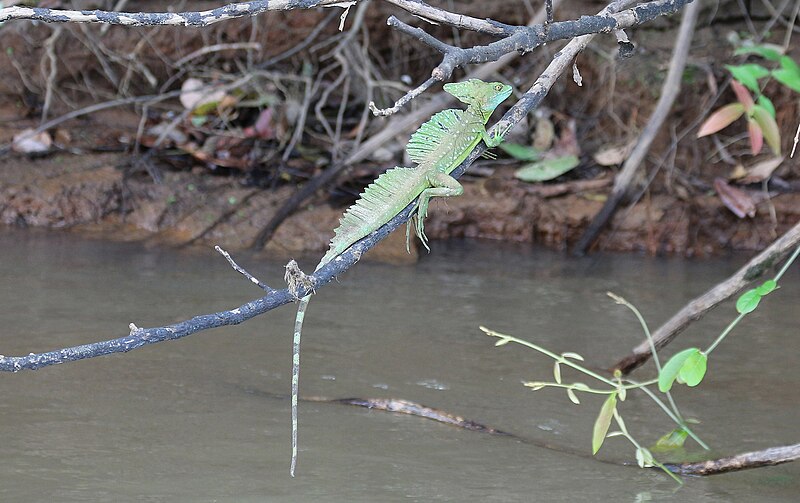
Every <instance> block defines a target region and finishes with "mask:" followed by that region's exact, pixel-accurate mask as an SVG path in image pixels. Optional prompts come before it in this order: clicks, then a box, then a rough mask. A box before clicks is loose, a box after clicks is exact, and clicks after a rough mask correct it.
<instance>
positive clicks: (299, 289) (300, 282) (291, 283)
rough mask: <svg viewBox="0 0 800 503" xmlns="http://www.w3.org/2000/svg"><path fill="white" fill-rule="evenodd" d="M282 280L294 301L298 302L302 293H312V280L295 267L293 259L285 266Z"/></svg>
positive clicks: (298, 267)
mask: <svg viewBox="0 0 800 503" xmlns="http://www.w3.org/2000/svg"><path fill="white" fill-rule="evenodd" d="M283 280H284V281H286V285H287V286H288V287H289V292H290V293H291V294H292V296H293V297H294V298H295V300H300V298H301V297H302V295H300V294H301V293H303V292H310V293H314V278H312V277H311V276H309V275H307V274H306V273H304V272H303V271H301V270H300V266H298V265H297V262H296V261H295V260H294V259H292V260H290V261H289V263H288V264H286V272H285V273H284V275H283Z"/></svg>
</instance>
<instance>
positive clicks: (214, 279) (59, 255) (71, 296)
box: [0, 230, 800, 502]
mask: <svg viewBox="0 0 800 503" xmlns="http://www.w3.org/2000/svg"><path fill="white" fill-rule="evenodd" d="M0 250H2V261H0V278H1V279H0V327H2V328H0V353H2V354H5V355H18V354H25V353H28V352H39V351H45V350H51V349H55V348H60V347H64V346H71V345H76V344H81V343H86V342H93V341H98V340H103V339H109V338H114V337H119V336H121V335H124V334H126V333H127V331H128V328H127V327H128V324H129V323H131V322H133V323H136V324H137V325H138V326H144V327H150V326H156V325H162V324H167V323H172V322H175V321H179V320H182V319H185V318H188V317H190V316H193V315H196V314H200V313H206V312H213V311H218V310H222V309H227V308H232V307H235V306H237V305H239V304H240V303H242V302H245V301H247V300H250V299H251V298H253V297H255V296H257V295H258V294H259V292H258V290H256V289H255V288H254V287H252V286H251V285H250V284H249V283H248V282H246V281H245V280H243V279H242V278H241V277H240V276H239V275H238V274H236V273H234V272H233V271H232V270H231V269H230V268H229V267H228V265H227V264H226V263H225V261H224V260H223V259H222V258H220V257H219V256H217V255H216V254H215V253H214V252H213V251H211V250H209V251H208V252H207V253H197V252H192V253H180V252H173V251H163V250H146V249H143V248H142V247H140V246H138V245H124V244H107V243H100V242H88V241H82V240H79V239H76V238H73V237H70V236H67V235H63V236H62V235H42V234H36V233H26V232H18V231H9V230H3V231H0ZM237 258H239V259H240V262H241V263H242V264H243V265H244V266H246V267H247V268H248V269H250V270H251V272H253V273H255V274H258V275H259V276H260V277H261V279H262V280H264V281H266V282H268V283H269V284H271V285H273V286H279V285H280V284H281V280H280V278H281V276H282V273H283V269H282V264H280V263H270V262H265V261H263V260H262V261H257V260H255V259H252V258H248V257H246V256H241V257H237ZM306 262H307V263H305V264H304V265H305V266H309V264H310V263H311V262H313V260H308V261H306ZM740 263H741V260H730V261H715V262H686V261H682V260H657V259H649V258H638V257H631V256H612V257H601V258H589V259H585V260H579V261H576V260H567V259H564V258H562V257H560V256H557V255H554V254H550V253H541V252H531V251H530V249H528V248H527V247H516V246H507V245H500V244H494V243H473V242H453V243H434V253H432V254H431V255H430V256H426V257H424V259H423V261H422V262H421V263H420V264H418V265H417V266H414V267H390V266H381V265H375V264H369V263H362V264H360V265H359V266H358V267H356V268H355V270H353V271H351V272H349V273H347V274H345V275H343V276H342V277H341V278H340V284H338V285H331V286H329V287H326V288H324V289H322V290H321V291H320V292H319V294H318V295H317V296H316V298H315V299H314V301H313V302H312V303H311V306H310V308H309V311H308V314H307V317H306V320H307V323H306V329H305V337H304V347H303V375H302V379H301V388H302V393H303V394H304V395H306V396H326V397H335V398H342V397H353V396H357V397H393V398H403V399H407V400H412V401H416V402H421V403H424V404H426V405H429V406H432V407H437V408H441V409H445V410H448V411H450V412H453V413H456V414H460V415H463V416H466V417H468V418H470V419H473V420H476V421H480V422H483V423H486V424H489V425H491V426H494V427H496V428H499V429H503V430H506V431H510V432H514V433H516V434H518V435H520V436H522V437H525V438H529V439H532V440H534V441H537V442H548V443H550V444H553V445H556V446H563V447H564V448H565V449H572V450H579V451H583V452H585V453H587V454H588V452H589V451H590V435H591V433H590V432H591V425H592V423H593V421H594V415H595V413H596V411H597V409H598V407H599V405H600V399H597V398H594V397H586V398H585V399H584V405H582V406H574V405H572V404H571V403H570V402H569V401H568V400H567V398H566V397H565V396H564V395H563V394H561V393H559V392H557V391H539V392H536V393H531V392H530V391H528V390H527V389H526V388H523V387H522V386H521V385H520V382H521V381H523V380H533V379H536V380H539V379H548V378H550V375H551V368H552V365H551V362H550V361H548V360H547V359H545V358H543V357H541V356H539V355H538V354H535V353H534V352H532V351H530V350H526V349H525V348H522V347H520V346H512V345H508V346H504V347H502V348H495V347H493V341H492V340H490V339H489V338H487V337H486V336H484V335H483V334H482V333H481V332H480V331H478V329H477V326H478V325H480V324H484V325H487V326H489V327H492V328H495V329H497V330H499V331H504V332H506V333H510V334H514V335H517V336H519V337H522V338H526V339H530V340H533V341H536V342H538V343H540V344H542V345H544V346H546V347H549V348H551V349H553V350H555V351H577V352H580V353H582V354H583V355H585V356H586V357H587V358H588V359H589V360H590V361H591V362H594V363H595V364H597V365H603V364H607V363H609V362H611V361H613V360H614V358H615V357H616V356H619V355H621V354H622V353H623V352H624V351H625V350H627V349H628V348H629V347H631V346H633V345H634V344H636V343H637V342H638V340H639V337H640V335H639V328H638V325H637V324H636V322H635V320H634V319H633V317H632V316H631V315H630V313H629V312H627V311H626V310H625V309H622V308H620V307H618V306H616V305H614V304H613V303H612V302H611V301H610V300H609V299H607V297H606V296H605V292H606V291H607V290H612V291H614V292H616V293H619V294H621V295H624V296H625V297H626V298H628V299H629V300H631V301H633V302H635V303H636V304H637V305H638V306H639V308H640V309H641V310H642V312H643V313H644V314H645V316H646V317H647V318H648V320H650V322H651V324H652V325H653V326H655V325H657V324H658V322H660V321H663V320H664V319H665V318H666V317H667V316H669V314H671V313H672V312H673V311H674V310H675V309H677V308H678V307H680V306H681V305H682V303H683V302H684V301H685V300H687V299H689V298H691V297H692V296H694V295H697V294H699V293H700V292H702V291H703V290H704V289H706V288H708V287H709V286H710V285H712V284H713V283H715V282H716V281H718V280H720V279H721V278H723V277H724V276H726V275H727V274H729V273H730V272H732V271H733V270H735V268H736V267H737V266H738V265H740ZM798 298H800V274H798V273H797V272H796V271H791V272H790V273H789V274H788V275H787V277H786V280H785V281H784V286H783V288H782V289H781V290H780V291H778V292H776V293H775V294H774V295H771V296H770V297H769V298H768V300H767V302H766V304H765V305H764V306H762V308H759V311H758V312H756V313H755V314H754V316H752V318H750V319H748V320H747V321H746V323H744V324H743V325H742V326H741V327H740V328H739V329H737V331H736V332H735V333H734V335H733V336H732V337H731V338H730V339H729V340H728V341H727V342H726V344H724V345H723V346H722V347H721V348H719V349H718V350H717V351H716V352H715V353H714V354H713V357H712V360H711V369H710V375H709V377H708V379H707V381H706V382H704V383H703V384H702V385H701V386H700V387H698V388H697V389H695V390H692V391H691V392H687V391H686V390H680V391H679V392H678V393H677V398H678V400H679V403H680V404H681V405H682V406H683V410H684V413H686V414H687V415H690V416H697V417H699V418H701V419H702V420H703V424H701V425H698V426H697V428H696V429H697V431H698V433H700V434H701V435H702V436H703V438H704V439H705V440H706V441H707V442H709V443H711V444H712V446H713V447H714V448H715V449H716V450H717V451H718V452H719V453H733V452H738V451H741V450H746V449H757V448H763V447H767V446H772V445H778V444H782V443H795V442H797V441H798V433H799V432H800V430H799V429H798V426H797V425H798V424H800V411H798V407H797V404H798V401H799V400H798V398H800V369H798V366H797V363H796V362H797V354H798V352H799V350H800V338H798V337H797V335H798V334H797V327H798V312H797V304H798ZM731 313H732V309H731V308H730V307H728V308H725V309H722V310H719V311H717V312H715V313H713V314H712V315H710V316H709V317H708V318H707V319H705V320H703V321H702V322H701V323H700V324H699V325H698V326H697V327H694V328H693V329H692V330H691V331H690V332H688V333H687V334H685V335H684V336H682V340H681V339H679V341H680V343H679V345H680V347H681V348H682V347H685V346H687V345H689V344H693V345H697V344H699V345H706V344H708V342H710V341H711V340H712V339H713V337H714V335H715V334H716V333H718V331H719V330H720V329H721V328H722V327H723V326H724V325H725V324H726V323H727V322H728V321H729V320H730V319H731V318H732V316H733V315H732V314H731ZM293 316H294V309H293V308H292V307H291V306H286V307H284V308H282V309H279V310H277V311H273V312H271V313H268V314H267V315H265V316H261V317H260V318H257V319H255V320H253V321H251V322H248V323H245V324H244V325H242V326H238V327H230V328H223V329H218V330H215V331H211V332H205V333H201V334H196V335H194V336H191V337H188V338H186V339H183V340H181V341H177V342H170V343H162V344H157V345H153V346H148V347H146V348H143V349H140V350H137V351H134V352H131V353H128V354H123V355H112V356H108V357H103V358H96V359H93V360H87V361H83V362H76V363H70V364H66V365H62V366H57V367H49V368H46V369H42V370H38V371H35V372H30V371H26V372H21V373H18V374H0V393H2V397H3V399H2V400H0V459H2V460H3V461H2V470H0V500H2V501H12V500H13V501H154V502H155V501H169V502H174V501H178V502H183V501H185V502H198V501H234V502H249V501H254V502H255V501H259V502H260V501H287V502H289V501H292V502H295V501H319V502H328V501H330V502H339V501H342V502H348V501H497V502H511V501H604V500H605V501H608V500H613V501H631V502H633V501H645V500H646V499H647V498H651V499H652V500H654V501H662V500H671V501H697V502H717V501H720V502H722V501H743V502H744V501H796V500H797V498H798V495H800V468H798V466H800V465H796V464H789V465H784V466H781V467H774V468H768V469H761V470H754V471H750V472H743V473H738V474H731V475H725V476H717V477H712V478H705V479H689V480H687V483H686V485H685V486H684V487H683V488H681V489H678V490H676V487H675V484H674V483H673V482H672V481H671V480H669V479H668V478H666V477H665V476H663V475H661V474H659V473H657V472H653V471H641V470H638V469H635V468H630V467H621V466H618V465H615V464H611V463H601V462H598V461H596V460H592V459H589V457H582V456H576V455H573V454H567V453H561V452H554V451H549V450H545V449H542V448H540V447H537V446H535V445H532V444H528V443H524V442H521V441H518V440H513V439H509V438H503V437H493V436H489V435H485V434H480V433H475V432H470V431H462V430H459V429H456V428H453V427H449V426H444V425H440V424H436V423H433V422H431V421H426V420H423V419H419V418H414V417H409V416H402V415H394V414H387V413H384V412H377V411H368V410H363V409H358V408H354V407H348V406H342V405H336V404H325V403H308V402H305V403H302V404H301V431H300V435H301V454H300V463H299V469H298V476H297V478H295V479H292V478H290V477H289V475H288V468H289V454H290V450H289V402H288V400H287V399H286V398H285V395H286V393H287V392H288V389H289V379H290V362H291V356H290V348H291V340H290V338H291V319H292V318H293ZM675 349H676V350H677V349H678V347H677V346H676V348H675ZM647 370H648V371H649V369H647ZM644 375H645V374H644V373H640V374H639V376H641V377H643V376H644ZM581 380H585V379H581ZM623 414H624V415H625V417H626V419H627V423H628V427H629V428H630V429H631V430H632V432H634V434H635V435H637V436H638V437H639V438H640V440H642V441H643V442H647V443H649V442H652V441H653V440H655V438H657V436H658V435H659V434H660V433H661V432H663V431H665V430H666V429H668V428H669V423H668V422H667V420H665V418H664V417H663V416H662V415H660V414H659V412H658V411H657V410H656V409H655V408H654V407H653V406H651V403H650V402H649V401H648V400H646V399H645V398H642V397H639V396H632V397H631V398H629V400H628V401H627V402H626V403H625V404H624V408H623ZM692 449H694V447H692ZM632 455H633V451H632V450H631V449H629V448H628V446H627V445H626V444H625V441H624V440H622V439H619V438H615V439H610V440H609V441H608V444H607V446H606V447H604V450H603V451H601V455H600V456H599V457H600V458H601V459H604V460H609V461H613V462H620V461H623V460H627V461H629V460H631V459H632Z"/></svg>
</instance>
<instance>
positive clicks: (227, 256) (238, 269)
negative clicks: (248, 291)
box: [214, 246, 275, 293]
mask: <svg viewBox="0 0 800 503" xmlns="http://www.w3.org/2000/svg"><path fill="white" fill-rule="evenodd" d="M214 249H215V250H216V251H217V253H219V254H220V255H222V256H223V257H225V260H227V261H228V264H230V266H231V267H233V270H234V271H236V272H238V273H239V274H241V275H242V276H244V277H245V278H247V279H249V280H250V282H251V283H253V284H254V285H256V286H257V287H259V288H260V289H262V290H264V291H265V292H267V293H270V292H274V291H275V290H274V289H273V288H270V287H269V285H267V284H265V283H262V282H261V280H259V279H258V278H256V277H255V276H253V275H252V274H250V273H249V272H247V270H245V269H243V268H242V267H241V266H240V265H239V264H237V263H236V261H235V260H233V258H231V254H230V253H228V252H226V251H225V250H223V249H222V248H220V247H219V246H215V247H214Z"/></svg>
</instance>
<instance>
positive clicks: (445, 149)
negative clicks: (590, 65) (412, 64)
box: [290, 79, 511, 476]
mask: <svg viewBox="0 0 800 503" xmlns="http://www.w3.org/2000/svg"><path fill="white" fill-rule="evenodd" d="M444 90H445V91H447V92H448V93H450V94H452V95H453V96H455V97H456V98H458V99H459V100H460V101H462V102H464V103H466V104H467V109H466V110H461V109H452V108H451V109H447V110H442V111H441V112H438V113H437V114H435V115H434V116H433V117H431V118H430V120H428V121H427V122H426V123H424V124H423V125H422V126H420V128H419V129H418V130H417V131H416V132H415V133H414V134H413V135H411V139H410V140H409V142H408V145H407V146H406V152H408V156H409V158H411V160H412V161H414V162H415V163H417V166H416V167H413V168H405V167H395V168H392V169H390V170H388V171H386V172H385V173H383V174H382V175H380V176H379V177H378V178H377V179H376V180H375V181H374V182H373V183H371V184H370V185H369V186H368V187H367V188H366V189H365V190H364V192H363V193H362V194H361V196H360V197H359V199H358V200H357V201H356V202H355V204H353V205H352V206H350V208H348V209H347V211H345V213H344V216H342V218H341V220H340V223H339V227H337V228H336V230H335V231H334V232H335V236H334V237H333V239H331V243H330V248H329V249H328V252H327V253H326V254H325V256H324V257H322V260H320V262H319V264H317V267H316V269H314V271H315V272H316V271H318V270H319V269H320V268H322V267H323V266H324V265H325V264H327V263H328V262H330V261H331V260H333V259H335V258H336V257H337V256H339V255H340V254H342V253H343V252H344V251H345V250H347V249H348V248H350V246H352V245H353V244H355V243H356V242H357V241H359V240H360V239H362V238H364V237H365V236H367V235H368V234H370V233H371V232H373V231H374V230H376V229H378V228H379V227H381V226H382V225H383V224H385V223H386V222H388V221H389V220H391V219H392V218H393V217H394V216H395V215H397V214H398V213H400V211H402V210H403V209H404V208H405V207H406V206H408V205H409V204H410V203H411V202H412V201H414V200H415V199H416V200H417V203H416V207H415V209H414V212H415V216H414V217H413V219H409V221H408V227H407V229H406V247H408V246H409V241H410V228H411V226H412V220H413V221H414V223H413V225H414V230H415V233H416V235H417V236H418V237H419V239H420V241H422V244H423V245H424V246H425V248H426V249H429V248H428V239H427V236H425V228H424V223H423V221H424V219H425V217H426V216H427V214H428V203H429V202H430V199H431V198H432V197H453V196H459V195H461V194H462V193H463V192H464V188H463V187H462V186H461V184H460V183H458V181H457V180H456V179H455V178H453V177H452V176H450V172H452V171H453V170H454V169H456V168H457V167H458V166H459V165H460V164H461V163H462V162H463V161H464V159H466V158H467V156H468V155H469V154H470V152H472V150H473V149H474V148H475V147H476V146H477V145H478V143H480V142H481V140H482V141H484V142H485V143H486V145H488V146H489V147H496V146H497V145H499V144H500V143H501V142H502V141H503V138H502V136H494V137H490V136H489V135H488V134H487V133H486V122H487V121H488V120H489V116H490V115H492V112H493V111H494V109H495V108H497V106H498V105H499V104H500V103H502V102H503V101H505V99H506V98H508V96H509V95H510V94H511V86H509V85H506V84H502V83H500V82H483V81H481V80H478V79H470V80H468V81H466V82H459V83H449V84H445V85H444ZM309 300H311V294H308V295H306V296H304V297H303V298H302V299H301V300H300V305H299V306H298V308H297V317H296V318H295V322H294V341H293V353H292V462H291V469H290V472H291V474H292V476H294V472H295V468H296V466H297V393H298V387H299V378H300V335H301V332H302V330H303V317H304V316H305V312H306V308H307V307H308V302H309Z"/></svg>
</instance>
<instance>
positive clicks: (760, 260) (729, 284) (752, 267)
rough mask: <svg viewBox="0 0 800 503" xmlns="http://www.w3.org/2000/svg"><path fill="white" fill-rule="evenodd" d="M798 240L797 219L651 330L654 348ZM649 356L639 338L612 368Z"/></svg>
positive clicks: (635, 364) (770, 264) (760, 272)
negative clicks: (658, 326)
mask: <svg viewBox="0 0 800 503" xmlns="http://www.w3.org/2000/svg"><path fill="white" fill-rule="evenodd" d="M798 244H800V222H799V223H797V224H796V225H795V226H794V227H792V228H791V229H789V230H788V231H787V232H786V234H784V235H783V236H781V237H780V238H779V239H777V240H776V241H775V242H774V243H772V244H771V245H770V246H769V248H767V249H766V250H764V251H763V252H761V253H759V254H758V255H757V256H756V257H754V258H753V259H752V260H750V262H748V263H747V264H745V265H744V267H742V268H741V269H739V270H738V271H736V273H735V274H734V275H732V276H731V277H730V278H728V279H726V280H725V281H723V282H722V283H720V284H718V285H716V286H714V287H713V288H711V289H710V290H708V291H707V292H706V293H704V294H703V295H701V296H699V297H697V298H695V299H693V300H692V301H691V302H689V303H688V304H686V306H684V307H683V309H681V310H680V311H678V312H677V313H675V314H674V315H673V316H672V318H670V319H669V320H667V322H666V323H664V324H663V325H661V327H660V328H659V329H658V330H656V331H655V332H654V333H653V342H654V343H655V345H656V348H662V347H664V346H666V345H667V344H669V343H670V341H672V339H674V338H675V337H677V336H678V334H679V333H681V332H682V331H683V330H684V329H685V328H686V327H687V326H689V324H690V323H691V322H693V321H695V320H698V319H700V318H702V317H703V315H705V314H706V313H707V312H708V311H710V310H711V309H712V308H713V307H714V306H716V305H717V304H719V303H720V302H723V301H724V300H727V299H729V298H730V297H732V296H733V295H734V294H736V293H737V292H739V291H741V290H742V289H743V288H745V287H746V286H747V285H748V284H749V283H751V282H752V281H754V280H756V279H758V278H760V277H761V276H762V275H763V274H764V273H765V272H767V271H769V270H770V269H771V268H772V267H774V266H775V265H776V264H777V263H778V262H780V261H781V260H783V259H784V258H786V256H787V255H789V253H790V252H791V251H792V250H793V249H794V248H795V247H796V246H797V245H798ZM650 356H651V353H650V344H649V342H648V341H642V342H641V343H640V344H639V345H638V346H636V347H635V348H633V351H632V352H631V354H630V355H628V356H626V357H624V358H622V359H621V360H620V361H618V362H617V363H615V364H614V365H613V367H612V369H619V370H621V371H622V373H623V374H627V373H630V372H632V371H633V370H634V369H636V368H638V367H640V366H641V365H642V364H644V363H645V362H646V361H647V360H648V359H649V358H650Z"/></svg>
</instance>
